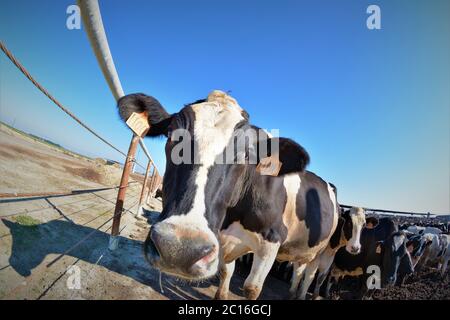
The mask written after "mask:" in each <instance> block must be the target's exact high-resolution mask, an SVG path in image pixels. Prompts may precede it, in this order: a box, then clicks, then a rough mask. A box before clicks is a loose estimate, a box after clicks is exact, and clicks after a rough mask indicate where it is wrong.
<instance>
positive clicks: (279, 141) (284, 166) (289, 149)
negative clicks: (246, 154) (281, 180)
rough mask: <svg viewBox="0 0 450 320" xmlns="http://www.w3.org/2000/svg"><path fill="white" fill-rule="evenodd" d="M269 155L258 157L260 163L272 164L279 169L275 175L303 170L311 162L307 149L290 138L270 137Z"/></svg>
mask: <svg viewBox="0 0 450 320" xmlns="http://www.w3.org/2000/svg"><path fill="white" fill-rule="evenodd" d="M265 142H267V144H268V146H267V155H268V156H267V157H262V158H258V165H265V166H270V165H271V166H272V167H273V168H276V167H277V166H278V165H280V167H279V168H278V169H279V171H277V174H274V175H284V174H288V173H293V172H302V171H304V170H305V168H306V166H307V165H308V164H309V155H308V152H306V150H305V149H304V148H303V147H302V146H301V145H299V144H298V143H296V142H295V141H293V140H291V139H288V138H269V139H268V140H267V141H262V142H261V141H260V143H265Z"/></svg>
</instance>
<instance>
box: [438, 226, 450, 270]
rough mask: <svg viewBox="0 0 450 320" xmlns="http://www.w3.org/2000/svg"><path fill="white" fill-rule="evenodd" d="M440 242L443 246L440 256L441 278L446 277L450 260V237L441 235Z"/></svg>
mask: <svg viewBox="0 0 450 320" xmlns="http://www.w3.org/2000/svg"><path fill="white" fill-rule="evenodd" d="M439 241H440V245H441V251H440V252H439V254H438V258H439V268H440V270H441V276H444V275H445V271H447V267H448V262H449V260H450V235H448V234H441V235H440V236H439Z"/></svg>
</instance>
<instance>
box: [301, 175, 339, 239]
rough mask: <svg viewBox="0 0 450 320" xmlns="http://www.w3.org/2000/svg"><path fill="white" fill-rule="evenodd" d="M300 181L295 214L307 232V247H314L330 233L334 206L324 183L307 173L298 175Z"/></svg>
mask: <svg viewBox="0 0 450 320" xmlns="http://www.w3.org/2000/svg"><path fill="white" fill-rule="evenodd" d="M300 179H301V183H300V190H299V192H298V194H297V199H296V210H297V212H296V214H297V217H298V218H299V220H302V221H305V224H306V227H307V228H308V230H309V236H308V246H309V247H314V246H316V245H318V244H319V242H320V241H322V240H324V239H326V238H327V237H328V236H329V235H330V233H331V230H332V225H333V220H334V206H333V203H332V202H331V199H330V195H329V192H328V186H327V183H326V182H325V181H323V180H322V179H321V178H319V177H318V176H316V175H315V174H314V173H312V172H309V171H306V172H304V173H303V174H300Z"/></svg>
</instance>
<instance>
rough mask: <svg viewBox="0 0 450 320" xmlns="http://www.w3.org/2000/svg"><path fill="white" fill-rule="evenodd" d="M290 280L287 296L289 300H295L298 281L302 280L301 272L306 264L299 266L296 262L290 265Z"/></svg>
mask: <svg viewBox="0 0 450 320" xmlns="http://www.w3.org/2000/svg"><path fill="white" fill-rule="evenodd" d="M292 268H293V270H292V279H291V288H290V289H289V295H290V298H291V299H295V297H296V296H297V289H298V284H299V283H300V280H302V277H303V272H304V271H305V268H306V263H303V264H300V263H298V262H294V263H293V264H292Z"/></svg>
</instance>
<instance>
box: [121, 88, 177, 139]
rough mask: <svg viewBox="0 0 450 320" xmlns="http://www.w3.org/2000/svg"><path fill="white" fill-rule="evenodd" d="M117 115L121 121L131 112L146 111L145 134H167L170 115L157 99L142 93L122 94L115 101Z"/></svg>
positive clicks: (152, 135)
mask: <svg viewBox="0 0 450 320" xmlns="http://www.w3.org/2000/svg"><path fill="white" fill-rule="evenodd" d="M117 107H118V109H119V115H120V117H121V118H122V120H123V121H125V122H126V121H127V120H128V118H129V117H130V116H131V115H132V114H133V113H144V112H145V113H146V115H147V119H148V123H149V124H150V129H149V130H148V132H147V136H150V137H156V136H160V135H165V136H167V130H168V127H169V124H170V122H171V115H170V114H169V113H168V112H167V111H166V110H165V109H164V107H163V106H162V105H161V104H160V103H159V101H158V100H157V99H156V98H154V97H151V96H147V95H145V94H143V93H134V94H129V95H126V96H123V97H122V98H120V99H119V101H118V102H117Z"/></svg>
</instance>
